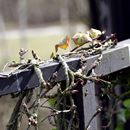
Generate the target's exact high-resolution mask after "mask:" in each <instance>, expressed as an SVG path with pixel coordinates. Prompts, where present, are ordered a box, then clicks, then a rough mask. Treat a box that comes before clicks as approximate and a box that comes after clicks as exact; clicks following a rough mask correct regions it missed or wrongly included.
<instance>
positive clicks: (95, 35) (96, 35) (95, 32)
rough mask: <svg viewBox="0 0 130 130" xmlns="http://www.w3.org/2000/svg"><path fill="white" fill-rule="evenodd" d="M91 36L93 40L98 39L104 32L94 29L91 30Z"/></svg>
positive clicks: (89, 32)
mask: <svg viewBox="0 0 130 130" xmlns="http://www.w3.org/2000/svg"><path fill="white" fill-rule="evenodd" d="M87 33H88V34H89V36H90V37H91V38H92V39H97V38H99V37H100V36H101V35H102V34H104V32H101V31H100V30H97V29H94V28H91V29H90V30H89V31H88V32H87Z"/></svg>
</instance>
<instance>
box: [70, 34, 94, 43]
mask: <svg viewBox="0 0 130 130" xmlns="http://www.w3.org/2000/svg"><path fill="white" fill-rule="evenodd" d="M72 39H73V41H74V43H75V44H76V45H77V46H82V45H83V44H85V43H87V42H91V41H92V39H91V37H90V36H89V34H87V33H81V32H78V33H76V34H75V35H74V36H73V37H72Z"/></svg>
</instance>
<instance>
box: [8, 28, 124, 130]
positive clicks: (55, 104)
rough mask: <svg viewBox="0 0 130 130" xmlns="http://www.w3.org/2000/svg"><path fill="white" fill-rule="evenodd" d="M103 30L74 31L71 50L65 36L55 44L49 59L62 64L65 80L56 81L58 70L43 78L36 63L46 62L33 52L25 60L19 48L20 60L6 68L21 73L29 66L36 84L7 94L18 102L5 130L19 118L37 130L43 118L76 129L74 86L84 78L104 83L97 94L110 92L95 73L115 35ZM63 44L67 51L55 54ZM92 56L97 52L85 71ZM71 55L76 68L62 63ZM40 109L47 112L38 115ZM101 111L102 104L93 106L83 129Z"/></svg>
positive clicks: (14, 126)
mask: <svg viewBox="0 0 130 130" xmlns="http://www.w3.org/2000/svg"><path fill="white" fill-rule="evenodd" d="M104 33H105V32H101V31H99V30H96V29H90V30H88V31H87V32H85V33H81V32H80V33H76V34H75V35H74V36H73V37H72V41H73V42H74V43H75V44H76V47H75V48H73V49H72V48H71V47H70V41H71V39H70V37H69V36H66V37H65V38H64V39H63V40H62V41H61V42H60V43H59V44H56V46H55V52H54V53H52V54H51V62H53V61H55V62H58V63H59V64H60V65H61V66H62V71H63V73H64V76H65V81H57V77H58V75H57V73H58V70H57V71H56V72H54V73H53V74H52V75H51V77H50V78H49V79H48V81H46V80H45V79H44V74H43V73H42V71H41V69H40V65H41V64H44V63H45V62H46V61H44V60H41V59H40V58H39V57H38V56H37V54H36V52H35V51H32V57H33V58H32V59H29V60H26V59H24V55H25V54H26V53H27V50H24V49H20V52H19V56H20V62H19V63H16V62H12V63H10V64H8V67H16V70H13V71H12V72H11V73H10V75H11V74H13V73H15V72H16V71H17V72H18V71H19V72H21V71H24V70H25V69H31V70H32V71H33V72H34V73H35V74H36V76H37V77H38V80H39V87H37V88H34V89H28V90H25V91H22V92H19V93H13V94H11V95H12V97H13V98H15V97H18V101H17V103H16V106H15V108H14V110H13V113H12V115H11V117H10V120H9V122H8V124H7V130H18V129H20V128H21V125H22V120H23V119H27V122H28V123H27V130H30V129H32V128H34V129H35V130H38V129H39V126H40V125H42V123H43V122H44V121H45V120H48V122H49V123H50V124H51V125H52V126H53V127H54V129H57V130H62V129H64V130H78V129H79V124H80V120H79V113H78V111H77V105H76V103H75V100H74V96H76V95H78V94H79V90H78V89H77V88H78V86H80V87H81V88H82V87H84V85H85V84H86V83H87V82H88V81H92V82H96V83H99V84H104V85H105V86H107V87H101V89H100V91H101V92H102V93H101V94H100V96H101V95H103V96H104V95H105V94H106V95H107V96H111V95H112V94H111V93H109V94H108V92H110V90H112V89H111V88H112V84H111V82H109V81H108V80H106V79H103V78H101V75H97V74H96V72H95V68H96V67H97V66H99V65H100V63H101V62H102V58H103V51H104V50H107V49H111V48H113V47H115V45H116V43H117V39H116V37H115V34H112V35H110V36H107V37H105V36H104ZM104 37H105V38H104ZM67 47H69V48H70V51H69V52H67V53H65V54H61V55H60V54H58V49H59V48H62V49H66V48H67ZM92 55H98V58H97V59H96V60H95V61H94V62H93V63H92V64H91V66H90V69H89V70H87V71H86V68H87V58H88V57H89V56H92ZM73 57H79V58H80V68H79V69H78V70H76V71H73V70H72V69H70V67H69V66H68V64H67V62H66V61H67V59H69V58H73ZM52 90H55V92H51V91H52ZM100 96H99V98H100ZM46 102H49V103H50V105H48V106H47V105H46ZM124 104H125V103H124ZM41 109H42V110H43V109H48V110H49V111H50V114H49V115H47V116H46V117H44V118H40V117H39V115H40V114H39V111H40V110H41ZM101 112H102V107H100V108H99V109H97V112H96V113H95V114H94V115H93V116H92V118H91V119H90V121H89V122H88V125H87V128H86V130H87V129H88V128H89V125H90V123H91V121H92V120H93V119H94V118H95V117H96V116H97V115H98V114H99V113H101ZM54 129H53V130H54Z"/></svg>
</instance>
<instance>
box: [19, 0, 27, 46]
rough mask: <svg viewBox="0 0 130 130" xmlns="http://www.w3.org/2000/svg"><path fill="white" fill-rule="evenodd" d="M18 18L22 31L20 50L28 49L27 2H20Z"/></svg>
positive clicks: (20, 0) (24, 0) (22, 0)
mask: <svg viewBox="0 0 130 130" xmlns="http://www.w3.org/2000/svg"><path fill="white" fill-rule="evenodd" d="M18 18H19V29H20V40H21V41H20V48H27V33H26V29H27V1H26V0H18Z"/></svg>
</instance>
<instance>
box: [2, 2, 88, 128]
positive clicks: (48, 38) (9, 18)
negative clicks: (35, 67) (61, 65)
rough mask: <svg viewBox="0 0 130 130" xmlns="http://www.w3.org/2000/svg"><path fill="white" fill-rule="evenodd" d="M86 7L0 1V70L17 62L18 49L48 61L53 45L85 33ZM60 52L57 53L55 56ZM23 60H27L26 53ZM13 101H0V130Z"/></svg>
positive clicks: (10, 110) (53, 3)
mask: <svg viewBox="0 0 130 130" xmlns="http://www.w3.org/2000/svg"><path fill="white" fill-rule="evenodd" d="M88 3H89V1H88V0H0V70H1V71H2V69H3V66H4V65H5V64H7V63H8V62H11V61H16V62H19V54H18V53H19V49H20V48H24V49H28V52H31V50H32V49H33V50H34V51H35V52H36V53H37V54H38V56H39V57H40V58H41V59H49V58H50V55H51V53H52V52H54V51H55V44H57V43H59V42H60V41H61V40H62V39H63V38H64V37H65V36H66V35H70V36H72V35H74V34H75V33H76V32H79V31H81V32H84V31H86V30H87V28H88V24H89V22H90V18H89V17H90V16H89V4H88ZM66 51H68V50H66ZM64 52H65V51H64V50H60V49H59V53H64ZM27 58H31V55H30V53H27ZM16 101H17V99H12V98H11V96H10V95H8V96H4V97H1V98H0V130H3V129H5V128H6V124H7V122H8V120H9V117H10V115H11V113H12V110H13V108H14V106H15V103H16ZM47 114H49V113H48V111H46V110H45V111H41V112H40V115H42V116H46V115H47ZM25 127H26V125H23V128H21V129H25ZM26 128H27V127H26ZM43 128H44V130H52V127H51V126H50V125H49V123H48V121H46V122H44V123H43V124H42V126H41V129H42V130H43Z"/></svg>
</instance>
